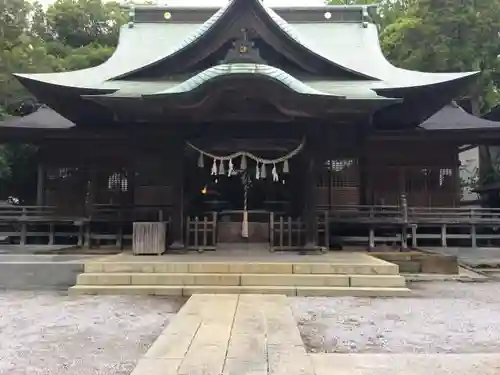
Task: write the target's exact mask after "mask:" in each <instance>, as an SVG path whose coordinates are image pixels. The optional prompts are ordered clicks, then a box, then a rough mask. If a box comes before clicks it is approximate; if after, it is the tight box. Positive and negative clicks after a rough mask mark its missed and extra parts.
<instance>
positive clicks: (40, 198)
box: [36, 164, 45, 206]
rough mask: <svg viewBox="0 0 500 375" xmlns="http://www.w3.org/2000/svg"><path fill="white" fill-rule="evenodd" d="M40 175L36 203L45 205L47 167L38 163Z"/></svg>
mask: <svg viewBox="0 0 500 375" xmlns="http://www.w3.org/2000/svg"><path fill="white" fill-rule="evenodd" d="M37 173H38V176H37V185H36V205H37V206H44V205H45V167H44V166H43V165H42V164H38V171H37Z"/></svg>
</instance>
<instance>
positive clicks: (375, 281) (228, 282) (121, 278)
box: [77, 273, 406, 288]
mask: <svg viewBox="0 0 500 375" xmlns="http://www.w3.org/2000/svg"><path fill="white" fill-rule="evenodd" d="M77 285H103V286H105V285H158V286H162V285H170V286H182V285H201V286H204V285H220V286H262V285H273V286H312V287H314V286H320V287H323V286H326V287H328V286H333V287H349V286H354V287H396V288H397V287H404V286H405V285H406V284H405V279H404V277H402V276H399V275H321V274H315V275H311V274H309V275H305V274H302V275H301V274H218V273H84V274H81V275H79V276H78V280H77Z"/></svg>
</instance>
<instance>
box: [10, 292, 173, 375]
mask: <svg viewBox="0 0 500 375" xmlns="http://www.w3.org/2000/svg"><path fill="white" fill-rule="evenodd" d="M181 304H182V301H179V300H169V299H161V298H153V297H137V296H130V297H115V296H81V297H76V296H75V297H73V296H67V295H65V294H60V293H52V292H16V291H11V292H0V374H1V375H28V374H29V375H42V374H43V375H49V374H50V375H62V374H68V375H69V374H71V375H128V374H130V372H131V371H132V370H133V368H134V366H135V363H136V362H137V360H138V359H139V358H140V357H141V356H142V355H143V354H144V353H145V352H146V350H147V349H148V347H149V346H150V345H151V344H152V343H153V342H154V340H155V339H156V338H157V337H158V335H159V334H160V333H161V331H162V330H163V328H164V327H165V326H166V324H168V321H169V319H171V318H172V317H173V316H174V315H175V313H176V312H177V311H178V310H179V308H180V306H181Z"/></svg>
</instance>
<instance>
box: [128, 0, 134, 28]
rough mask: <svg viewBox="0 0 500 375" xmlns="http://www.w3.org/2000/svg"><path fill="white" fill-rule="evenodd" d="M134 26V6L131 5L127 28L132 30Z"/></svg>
mask: <svg viewBox="0 0 500 375" xmlns="http://www.w3.org/2000/svg"><path fill="white" fill-rule="evenodd" d="M134 24H135V5H134V4H133V3H132V4H130V9H129V11H128V28H129V29H132V28H134Z"/></svg>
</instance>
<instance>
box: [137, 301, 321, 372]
mask: <svg viewBox="0 0 500 375" xmlns="http://www.w3.org/2000/svg"><path fill="white" fill-rule="evenodd" d="M202 374H203V375H221V374H222V375H245V374H247V375H268V374H272V375H314V370H313V366H312V362H311V358H310V357H309V355H308V354H307V353H306V350H305V347H304V344H303V342H302V339H301V337H300V333H299V330H298V328H297V323H296V321H295V319H294V318H293V315H292V311H291V309H290V306H289V304H288V301H287V297H285V296H281V295H195V296H193V297H191V298H190V299H189V301H188V302H187V303H186V305H185V306H184V307H183V308H182V309H181V311H180V312H179V313H178V314H177V316H176V317H175V319H174V320H173V321H172V322H171V324H170V325H169V326H168V327H167V328H166V329H165V331H164V332H163V333H162V335H161V336H160V337H159V338H158V340H157V341H156V342H155V343H154V344H153V346H152V347H151V348H150V350H149V351H148V352H147V353H146V355H145V356H144V358H143V359H141V360H140V361H139V363H138V365H137V367H136V369H135V370H134V372H133V373H132V375H202Z"/></svg>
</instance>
